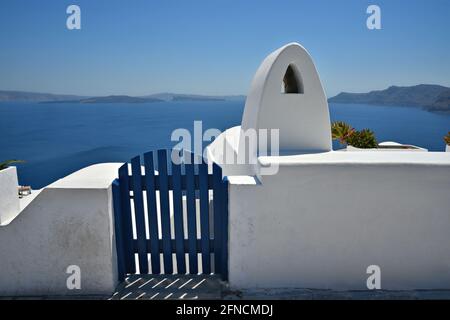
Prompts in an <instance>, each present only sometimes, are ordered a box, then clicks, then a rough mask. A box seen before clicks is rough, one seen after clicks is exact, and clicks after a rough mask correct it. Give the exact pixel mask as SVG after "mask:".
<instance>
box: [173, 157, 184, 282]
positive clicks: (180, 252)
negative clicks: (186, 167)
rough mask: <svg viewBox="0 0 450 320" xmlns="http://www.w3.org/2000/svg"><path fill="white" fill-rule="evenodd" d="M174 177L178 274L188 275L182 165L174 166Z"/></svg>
mask: <svg viewBox="0 0 450 320" xmlns="http://www.w3.org/2000/svg"><path fill="white" fill-rule="evenodd" d="M172 177H173V215H174V226H175V248H176V256H177V270H178V274H185V273H186V258H185V256H184V253H185V248H184V229H183V228H184V225H183V198H182V197H183V194H182V192H181V165H179V164H172Z"/></svg>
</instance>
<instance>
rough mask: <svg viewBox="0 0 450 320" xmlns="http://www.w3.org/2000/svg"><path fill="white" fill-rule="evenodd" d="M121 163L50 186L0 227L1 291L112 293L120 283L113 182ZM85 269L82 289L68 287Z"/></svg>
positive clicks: (86, 171)
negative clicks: (73, 274)
mask: <svg viewBox="0 0 450 320" xmlns="http://www.w3.org/2000/svg"><path fill="white" fill-rule="evenodd" d="M119 165H120V164H100V165H94V166H90V167H87V168H84V169H82V170H80V171H78V172H76V173H74V174H72V175H70V176H68V177H66V178H63V179H61V180H59V181H57V182H55V183H53V184H52V185H50V186H48V187H46V188H45V189H44V190H42V192H41V193H40V194H39V195H38V196H37V197H36V198H35V199H34V200H33V201H32V202H31V203H30V204H29V205H28V206H27V207H26V208H25V209H24V210H23V211H22V212H21V213H20V214H19V215H18V216H17V217H16V218H14V220H13V221H12V222H11V223H9V224H8V225H6V226H2V227H0V270H1V272H0V295H1V296H14V295H31V296H35V295H50V296H54V295H110V294H112V293H113V291H114V289H115V286H116V284H117V270H116V268H117V261H116V249H115V238H114V228H113V211H112V194H111V182H112V181H113V180H114V178H115V177H116V175H117V169H118V167H119ZM70 265H77V266H79V267H80V269H81V289H80V290H77V289H75V290H69V289H68V288H67V286H66V281H67V278H68V277H69V274H67V273H66V271H67V267H68V266H70Z"/></svg>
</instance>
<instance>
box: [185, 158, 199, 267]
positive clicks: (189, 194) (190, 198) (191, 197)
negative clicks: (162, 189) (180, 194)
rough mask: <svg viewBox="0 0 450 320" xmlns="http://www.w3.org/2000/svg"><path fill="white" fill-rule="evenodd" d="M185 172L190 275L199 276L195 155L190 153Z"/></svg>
mask: <svg viewBox="0 0 450 320" xmlns="http://www.w3.org/2000/svg"><path fill="white" fill-rule="evenodd" d="M185 171H186V201H187V219H188V240H189V273H190V274H197V273H198V263H197V217H196V215H197V214H196V211H195V180H194V155H193V154H192V153H190V163H189V164H185Z"/></svg>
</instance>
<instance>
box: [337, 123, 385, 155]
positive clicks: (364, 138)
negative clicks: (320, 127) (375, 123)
mask: <svg viewBox="0 0 450 320" xmlns="http://www.w3.org/2000/svg"><path fill="white" fill-rule="evenodd" d="M331 136H332V138H333V140H338V141H339V142H340V143H341V144H343V145H350V146H353V147H355V148H362V149H367V148H377V147H378V143H377V139H376V138H375V134H374V133H373V131H371V130H369V129H363V130H361V131H357V130H355V129H354V128H353V127H352V126H350V125H349V124H347V123H345V122H343V121H336V122H333V123H332V124H331Z"/></svg>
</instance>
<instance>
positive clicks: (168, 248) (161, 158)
mask: <svg viewBox="0 0 450 320" xmlns="http://www.w3.org/2000/svg"><path fill="white" fill-rule="evenodd" d="M158 172H159V181H160V189H159V203H160V208H161V229H162V240H163V241H162V242H163V252H164V253H163V257H164V273H166V274H172V273H173V265H172V242H171V241H170V240H171V234H170V211H169V210H170V209H169V179H168V177H167V151H166V150H158Z"/></svg>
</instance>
